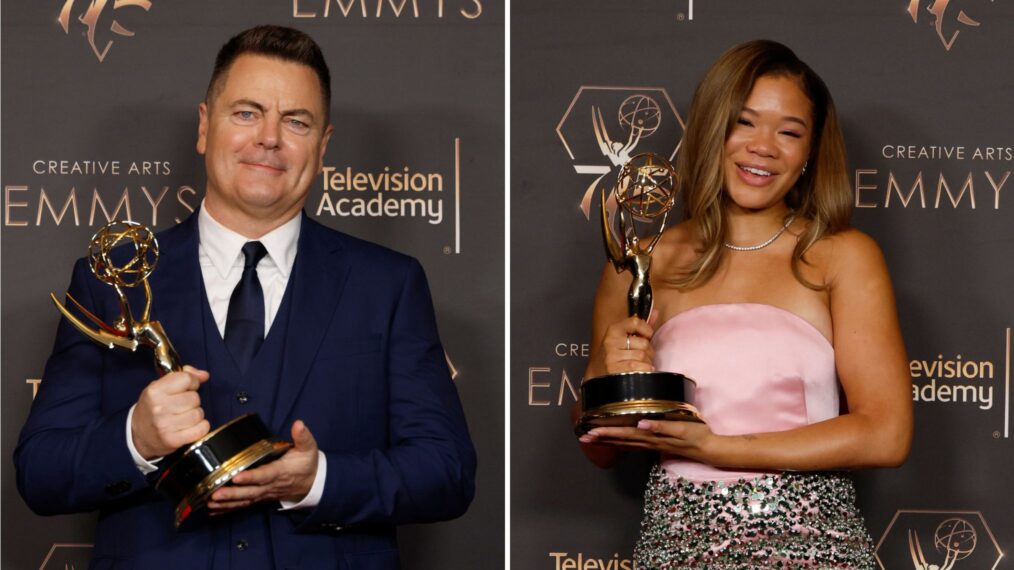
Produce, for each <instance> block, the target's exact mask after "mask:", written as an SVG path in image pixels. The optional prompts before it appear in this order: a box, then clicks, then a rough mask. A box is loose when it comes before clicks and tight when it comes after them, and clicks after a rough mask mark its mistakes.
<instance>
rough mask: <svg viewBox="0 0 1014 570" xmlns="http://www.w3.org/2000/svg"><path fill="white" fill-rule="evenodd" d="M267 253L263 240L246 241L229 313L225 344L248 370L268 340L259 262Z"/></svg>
mask: <svg viewBox="0 0 1014 570" xmlns="http://www.w3.org/2000/svg"><path fill="white" fill-rule="evenodd" d="M267 253H268V250H266V249H264V245H263V244H262V243H261V242H259V241H248V242H246V243H245V244H243V276H242V277H240V278H239V284H238V285H236V288H235V289H234V290H233V291H232V297H231V298H230V299H229V314H228V315H227V316H226V317H225V346H226V347H227V348H228V349H229V352H231V353H232V357H233V359H235V360H236V365H237V366H239V371H240V372H241V373H244V374H245V373H246V369H247V367H248V366H250V362H251V361H252V360H253V359H254V356H256V355H257V350H258V349H259V348H260V347H261V343H263V342H264V290H263V289H261V282H260V279H258V278H257V264H258V263H259V262H260V260H261V259H262V258H263V257H264V256H265V255H267Z"/></svg>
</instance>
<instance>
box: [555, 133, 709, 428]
mask: <svg viewBox="0 0 1014 570" xmlns="http://www.w3.org/2000/svg"><path fill="white" fill-rule="evenodd" d="M675 182H676V171H675V170H674V169H673V167H672V165H671V164H669V162H668V161H667V160H665V159H663V158H661V157H658V156H655V155H653V154H651V153H644V154H638V155H635V156H633V157H631V158H630V160H629V161H627V163H626V164H624V165H623V168H622V169H621V170H620V175H619V178H618V179H617V181H616V187H615V189H614V191H613V195H614V197H615V200H616V203H617V206H618V208H619V215H618V218H619V226H620V227H619V232H618V234H614V232H613V228H612V225H613V224H612V223H610V216H609V214H608V212H607V207H606V200H607V198H606V192H605V191H603V192H602V194H601V197H602V199H601V205H602V208H601V212H602V240H603V243H604V245H605V248H606V255H607V256H608V257H609V260H610V261H611V262H612V263H613V266H614V267H615V268H616V272H617V273H621V272H623V271H629V272H630V273H631V275H632V276H633V280H632V281H631V283H630V290H629V291H628V292H627V313H628V314H629V315H631V316H634V315H637V317H638V318H640V319H642V320H648V315H650V314H651V306H652V291H651V278H650V275H649V270H650V269H651V252H652V251H653V250H654V249H655V245H656V244H657V243H658V240H659V238H661V237H662V232H663V231H664V230H665V222H666V220H667V219H668V218H669V212H670V211H672V208H673V206H674V205H675V203H676V194H675V188H674V185H675ZM637 223H649V224H652V227H651V230H652V231H653V233H654V235H650V234H649V235H648V236H644V237H642V236H640V235H638V232H637V230H638V228H637V227H636V224H637ZM645 243H646V244H647V245H645ZM693 388H694V381H693V380H691V379H689V378H687V377H685V376H683V375H682V374H676V373H674V372H620V373H615V374H606V375H603V376H597V377H595V378H589V379H588V380H585V381H584V382H583V383H582V384H581V412H582V414H581V417H580V419H578V422H577V425H576V426H575V427H574V431H575V432H576V433H577V434H578V435H581V434H583V433H585V432H587V431H588V430H590V429H593V428H596V427H604V426H633V425H637V422H638V421H639V420H641V419H666V420H687V421H695V422H701V421H704V420H703V419H702V418H701V415H700V414H699V413H698V412H697V409H696V408H694V407H693V406H692V405H690V404H688V403H686V401H685V400H687V397H688V396H689V397H690V399H692V398H693Z"/></svg>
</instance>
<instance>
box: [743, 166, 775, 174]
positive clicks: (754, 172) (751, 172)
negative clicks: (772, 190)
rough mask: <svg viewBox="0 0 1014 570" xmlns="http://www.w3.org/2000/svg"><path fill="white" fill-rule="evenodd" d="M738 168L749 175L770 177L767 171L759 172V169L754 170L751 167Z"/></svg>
mask: <svg viewBox="0 0 1014 570" xmlns="http://www.w3.org/2000/svg"><path fill="white" fill-rule="evenodd" d="M740 168H742V169H743V170H745V171H747V172H749V173H750V174H756V175H757V176H771V173H770V172H768V171H767V170H761V169H759V168H754V167H752V166H740Z"/></svg>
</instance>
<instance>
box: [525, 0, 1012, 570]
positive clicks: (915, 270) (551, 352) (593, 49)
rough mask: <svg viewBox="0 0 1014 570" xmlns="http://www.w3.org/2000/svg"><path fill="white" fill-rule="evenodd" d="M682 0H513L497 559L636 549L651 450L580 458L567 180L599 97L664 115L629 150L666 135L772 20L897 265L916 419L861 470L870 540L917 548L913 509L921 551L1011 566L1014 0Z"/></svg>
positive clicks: (583, 229) (579, 336)
mask: <svg viewBox="0 0 1014 570" xmlns="http://www.w3.org/2000/svg"><path fill="white" fill-rule="evenodd" d="M694 4H695V3H694V2H693V0H637V1H627V2H621V1H618V0H581V1H576V0H568V1H562V0H560V1H552V2H547V1H536V0H515V2H513V4H512V12H511V22H512V30H511V49H512V77H511V80H512V85H511V118H510V124H511V135H512V139H511V140H512V145H511V149H510V150H511V180H512V187H511V216H512V217H511V221H512V232H511V275H510V286H511V338H512V346H511V348H512V351H511V363H510V394H511V399H510V401H511V420H512V421H511V432H512V433H511V467H512V472H511V523H512V524H511V526H512V531H511V532H512V534H511V542H512V544H511V560H512V566H514V567H516V568H525V569H539V568H544V569H550V570H553V569H555V570H563V569H582V570H589V569H592V568H595V569H607V570H622V569H625V568H629V567H630V562H629V559H630V554H631V551H632V548H633V544H634V541H635V540H636V537H637V533H638V527H639V521H640V514H641V506H642V495H641V493H642V490H643V487H644V484H645V481H646V479H647V471H648V468H649V466H650V464H651V462H652V461H653V458H651V457H649V456H647V455H643V456H640V457H629V458H627V460H625V461H624V463H623V464H621V465H620V466H619V467H618V468H615V469H613V470H600V469H597V468H596V467H594V466H593V465H591V463H589V462H587V461H586V460H585V459H584V458H583V456H582V455H581V453H580V451H579V449H578V445H577V444H576V442H575V441H574V436H573V434H572V433H571V430H570V426H569V423H568V411H569V408H570V406H571V405H572V403H573V402H574V394H573V392H572V389H573V390H576V388H577V386H578V383H579V382H580V378H581V375H582V373H583V371H584V367H585V362H586V356H587V344H588V342H589V335H590V326H591V307H592V295H593V292H594V289H595V286H596V283H597V280H598V275H599V272H600V271H601V269H602V266H603V263H604V262H605V256H604V252H603V251H602V245H601V237H600V234H599V228H598V226H597V225H596V223H595V219H596V216H597V215H598V208H597V206H593V207H592V208H591V209H590V214H591V215H592V218H591V221H589V220H588V219H587V218H586V212H585V211H583V210H582V209H581V202H582V198H583V197H584V196H585V194H586V191H587V189H588V188H589V186H590V185H592V184H594V182H595V180H596V179H597V177H599V176H601V175H602V174H603V173H606V174H605V178H604V180H609V179H611V178H612V177H613V176H614V175H615V174H614V168H613V162H612V161H611V160H610V158H609V157H608V156H604V155H603V153H602V152H601V150H600V149H599V147H598V146H597V144H596V142H595V136H594V131H593V130H592V124H591V112H592V107H595V108H598V109H599V110H600V111H601V112H602V115H603V117H604V118H605V120H606V123H607V125H606V126H607V131H608V132H609V133H610V136H611V138H612V139H613V140H619V141H626V139H627V135H628V133H629V124H628V122H625V119H624V117H629V116H630V113H631V112H635V113H636V112H640V113H642V117H643V118H646V119H650V118H651V117H658V119H659V121H658V124H657V125H654V123H652V126H653V127H657V129H656V130H655V131H654V132H653V133H651V134H650V136H647V137H643V138H642V141H641V142H640V143H639V144H638V146H637V149H636V152H642V151H648V150H651V151H654V152H657V153H661V154H666V155H669V154H671V153H672V152H673V150H674V148H675V146H676V144H677V143H678V141H679V139H680V136H681V134H682V125H681V120H682V119H681V117H684V118H685V116H686V112H687V110H688V106H689V104H690V99H691V97H692V95H693V89H694V87H695V86H696V84H697V82H698V81H699V79H700V78H701V76H702V75H703V73H704V71H705V70H706V69H707V67H708V66H709V65H710V64H711V63H712V62H713V61H714V60H715V59H716V58H717V57H718V56H719V55H720V54H721V53H722V52H723V51H725V50H726V49H728V48H729V47H731V46H732V45H734V44H736V43H739V42H742V41H746V40H749V39H755V38H770V39H774V40H777V41H781V42H783V43H786V44H787V45H789V46H790V47H792V48H793V49H794V50H795V51H796V52H797V53H798V54H799V56H800V57H801V58H802V59H804V60H805V61H807V62H808V63H809V64H810V65H811V66H812V67H813V68H814V69H816V70H817V72H818V73H819V74H821V76H822V77H823V78H824V79H825V81H826V82H827V84H828V86H829V87H830V89H831V92H832V93H833V94H834V97H835V99H836V102H837V105H838V109H839V112H840V114H841V116H842V117H843V119H844V131H845V138H846V142H847V144H848V150H849V159H850V160H849V162H850V169H851V170H852V174H853V177H854V180H853V183H854V185H855V186H856V190H857V203H858V204H859V206H860V207H859V208H858V209H857V210H856V213H855V216H854V218H853V222H854V225H855V226H857V227H858V228H860V229H861V230H863V231H865V232H867V233H869V234H871V235H872V236H873V237H874V238H875V239H876V240H877V241H878V243H879V244H880V245H881V247H882V248H883V250H884V253H885V255H886V257H887V262H888V265H889V267H890V271H891V275H892V277H893V279H894V284H895V288H896V293H897V298H898V309H899V313H900V318H901V325H902V329H903V333H904V337H905V342H906V345H907V348H908V353H909V358H910V359H911V361H912V371H913V374H912V376H913V378H912V382H913V397H914V399H916V400H917V401H916V403H915V413H916V415H915V427H916V435H915V443H914V447H913V449H912V453H911V456H910V457H909V459H908V462H907V463H906V464H905V466H904V467H902V468H900V469H896V470H873V471H866V472H862V473H860V474H858V480H859V486H860V489H859V491H860V499H861V506H862V509H863V512H864V514H865V516H866V520H867V522H868V526H869V529H870V532H871V534H872V535H873V538H874V541H875V543H876V544H877V549H878V550H877V555H878V559H879V560H880V563H881V565H882V567H883V568H888V569H904V568H907V569H912V568H914V567H915V566H914V563H913V560H912V556H911V554H910V552H909V548H908V533H909V531H912V532H914V533H916V535H917V536H918V537H919V540H920V543H921V544H922V547H923V550H924V553H925V554H926V558H927V562H928V563H929V564H937V565H940V564H943V562H944V559H945V557H946V554H947V553H946V548H938V547H937V546H935V544H936V539H938V538H941V539H946V538H947V537H948V536H951V535H952V534H953V536H952V538H953V539H954V540H958V541H959V543H960V545H962V547H964V548H965V550H967V552H960V553H958V552H955V553H954V554H953V556H958V559H957V561H956V562H955V564H954V566H953V568H954V569H955V570H960V569H966V568H967V569H990V568H994V567H996V568H1003V567H1007V566H1009V564H1010V563H1009V557H1004V558H1002V559H1001V557H1000V553H1001V552H1009V551H1010V550H1011V549H1012V548H1014V515H1012V514H1011V513H1012V512H1014V494H1012V493H1011V492H1010V491H1009V480H1010V472H1011V468H1012V467H1014V454H1012V450H1014V445H1012V440H1011V433H1010V418H1009V412H1010V381H1009V365H1010V358H1009V349H1010V328H1011V327H1012V326H1014V302H1012V300H1011V299H1012V298H1011V295H1010V290H1011V280H1012V278H1014V264H1012V263H1011V262H1010V259H1011V252H1012V251H1014V224H1012V221H1014V215H1012V214H1014V194H1012V192H1014V181H1012V180H1010V179H1009V178H1008V175H1010V173H1011V170H1012V166H1014V148H1012V147H1014V113H1012V112H1011V102H1012V101H1014V66H1012V65H1011V63H1010V58H1011V55H1012V53H1014V50H1012V48H1014V41H1012V36H1014V3H1012V2H1009V1H1007V0H995V1H987V0H967V1H959V0H952V1H948V0H912V1H911V2H910V1H909V0H861V1H855V2H813V1H812V0H809V1H803V0H782V1H777V2H776V1H773V0H758V1H754V2H734V1H730V0H709V1H707V2H704V1H701V0H698V1H697V2H696V5H694ZM655 109H657V111H653V110H655ZM899 146H901V147H903V148H902V149H900V150H899V149H898V148H897V147H899ZM923 147H925V148H923ZM918 181H921V186H919V185H916V184H917V182H918ZM914 185H915V186H914ZM913 187H914V188H915V190H914V193H913ZM920 189H921V190H920ZM910 194H911V196H910ZM923 199H924V201H923ZM973 537H974V548H971V549H970V550H969V548H968V547H969V546H970V545H972V544H973V542H972V539H973ZM951 544H952V548H953V544H955V543H954V542H953V541H952V543H951Z"/></svg>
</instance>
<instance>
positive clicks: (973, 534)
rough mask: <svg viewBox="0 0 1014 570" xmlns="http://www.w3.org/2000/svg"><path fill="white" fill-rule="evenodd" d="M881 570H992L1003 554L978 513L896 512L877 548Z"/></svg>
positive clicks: (984, 520)
mask: <svg viewBox="0 0 1014 570" xmlns="http://www.w3.org/2000/svg"><path fill="white" fill-rule="evenodd" d="M876 557H877V561H878V562H879V564H880V567H881V568H883V569H885V570H901V569H906V570H909V569H911V570H964V569H966V568H967V569H969V570H972V569H979V568H982V569H988V570H992V569H995V568H996V567H997V566H998V565H999V564H1000V560H1001V559H1003V552H1002V551H1001V550H1000V546H999V545H998V544H997V542H996V537H994V536H993V532H992V530H990V528H989V525H988V524H986V519H985V518H984V517H983V516H982V513H981V512H978V511H907V510H902V511H898V512H897V513H896V514H895V515H894V519H893V520H892V521H891V523H890V524H889V525H888V526H887V529H886V530H885V531H884V535H883V536H882V537H881V539H880V542H879V543H878V544H877V549H876Z"/></svg>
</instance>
